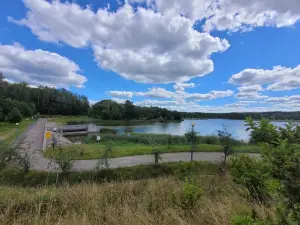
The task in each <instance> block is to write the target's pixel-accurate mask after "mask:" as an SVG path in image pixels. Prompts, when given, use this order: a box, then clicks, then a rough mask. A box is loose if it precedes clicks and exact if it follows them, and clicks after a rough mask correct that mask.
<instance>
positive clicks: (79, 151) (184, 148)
mask: <svg viewBox="0 0 300 225" xmlns="http://www.w3.org/2000/svg"><path fill="white" fill-rule="evenodd" d="M157 147H158V148H159V149H161V151H162V153H170V152H189V151H190V150H191V147H190V146H189V145H185V144H172V145H169V146H168V145H159V146H157ZM104 150H105V144H103V143H102V144H97V143H93V144H82V145H73V146H70V147H66V148H64V149H63V151H65V152H68V153H69V154H70V156H71V158H72V159H98V158H100V157H101V156H102V154H103V152H104ZM152 150H153V147H152V146H151V145H146V144H135V143H128V142H122V141H117V142H114V144H113V151H112V157H122V156H132V155H145V154H151V153H152ZM234 150H235V151H236V152H259V149H258V147H257V146H239V147H235V149H234ZM195 151H196V152H221V151H222V146H221V145H212V144H198V145H197V146H196V149H195ZM57 155H59V150H53V149H48V150H47V151H46V152H45V156H46V157H48V158H52V157H53V156H57Z"/></svg>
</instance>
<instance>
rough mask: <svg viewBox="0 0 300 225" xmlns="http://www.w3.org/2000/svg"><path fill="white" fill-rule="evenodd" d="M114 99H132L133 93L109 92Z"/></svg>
mask: <svg viewBox="0 0 300 225" xmlns="http://www.w3.org/2000/svg"><path fill="white" fill-rule="evenodd" d="M107 93H108V94H109V95H111V96H112V97H126V98H132V96H133V92H131V91H109V92H107Z"/></svg>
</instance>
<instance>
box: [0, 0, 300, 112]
mask: <svg viewBox="0 0 300 225" xmlns="http://www.w3.org/2000/svg"><path fill="white" fill-rule="evenodd" d="M241 2H242V1H238V0H226V1H225V0H221V1H216V0H202V1H198V0H190V1H189V2H188V3H187V2H185V3H184V1H181V0H164V1H163V0H128V1H126V2H124V1H121V0H118V1H116V0H109V1H108V0H107V1H96V0H76V1H62V0H61V1H58V0H57V1H49V0H47V1H46V0H24V1H21V0H11V1H5V2H3V3H2V6H1V8H0V71H2V72H3V74H4V75H5V76H6V78H7V79H8V80H9V81H11V82H21V81H25V82H27V83H29V84H30V85H33V86H38V85H47V86H52V87H57V88H62V87H63V88H67V89H69V90H71V91H73V92H75V93H78V94H83V95H86V96H87V97H88V98H89V100H90V101H91V102H95V101H99V100H102V99H107V98H113V99H114V100H116V101H119V102H122V101H124V100H126V99H130V100H131V101H133V102H134V103H135V104H138V105H145V106H150V105H154V106H160V107H166V108H169V109H172V110H179V111H200V112H202V111H203V112H204V111H205V112H231V111H274V110H285V111H292V110H300V91H299V90H300V61H299V57H297V56H299V52H300V45H299V37H300V23H299V21H300V6H299V4H297V2H296V0H290V1H286V2H284V3H280V2H278V1H273V0H260V1H258V0H249V1H247V2H243V3H241Z"/></svg>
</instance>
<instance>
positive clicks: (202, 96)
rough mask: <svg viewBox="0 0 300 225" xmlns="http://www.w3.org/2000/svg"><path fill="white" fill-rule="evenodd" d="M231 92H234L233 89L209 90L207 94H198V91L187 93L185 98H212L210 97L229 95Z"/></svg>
mask: <svg viewBox="0 0 300 225" xmlns="http://www.w3.org/2000/svg"><path fill="white" fill-rule="evenodd" d="M233 94H234V91H232V90H227V91H211V92H209V93H207V94H200V93H193V94H189V95H188V96H187V97H186V98H187V99H194V100H212V99H216V98H225V97H230V96H232V95H233Z"/></svg>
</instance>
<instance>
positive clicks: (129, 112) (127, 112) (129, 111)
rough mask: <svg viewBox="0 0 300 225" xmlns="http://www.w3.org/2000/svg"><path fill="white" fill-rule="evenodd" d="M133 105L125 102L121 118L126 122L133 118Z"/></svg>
mask: <svg viewBox="0 0 300 225" xmlns="http://www.w3.org/2000/svg"><path fill="white" fill-rule="evenodd" d="M134 108H135V107H134V105H133V103H132V102H131V101H129V100H127V101H126V102H125V104H124V112H123V117H124V119H126V120H130V119H133V118H134V117H135V114H134Z"/></svg>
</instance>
